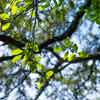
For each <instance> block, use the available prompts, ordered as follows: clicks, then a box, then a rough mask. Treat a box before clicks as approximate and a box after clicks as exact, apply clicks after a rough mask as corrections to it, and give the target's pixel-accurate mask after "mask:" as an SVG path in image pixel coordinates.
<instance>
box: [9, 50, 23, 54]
mask: <svg viewBox="0 0 100 100" xmlns="http://www.w3.org/2000/svg"><path fill="white" fill-rule="evenodd" d="M22 52H23V50H21V49H14V50H12V51H11V53H12V55H18V54H20V53H22Z"/></svg>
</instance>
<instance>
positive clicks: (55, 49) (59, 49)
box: [53, 46, 62, 53]
mask: <svg viewBox="0 0 100 100" xmlns="http://www.w3.org/2000/svg"><path fill="white" fill-rule="evenodd" d="M53 50H54V52H56V53H59V52H61V51H62V48H61V47H60V46H57V47H54V48H53Z"/></svg>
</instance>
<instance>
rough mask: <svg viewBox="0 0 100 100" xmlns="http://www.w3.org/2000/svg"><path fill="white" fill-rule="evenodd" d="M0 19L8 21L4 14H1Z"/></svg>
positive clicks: (6, 15) (7, 16)
mask: <svg viewBox="0 0 100 100" xmlns="http://www.w3.org/2000/svg"><path fill="white" fill-rule="evenodd" d="M0 18H1V19H3V20H7V19H9V15H8V14H6V13H1V14H0Z"/></svg>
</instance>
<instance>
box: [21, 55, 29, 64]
mask: <svg viewBox="0 0 100 100" xmlns="http://www.w3.org/2000/svg"><path fill="white" fill-rule="evenodd" d="M27 60H28V55H27V54H25V55H24V57H23V59H22V64H26V62H27Z"/></svg>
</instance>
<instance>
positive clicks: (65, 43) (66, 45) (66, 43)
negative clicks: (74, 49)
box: [64, 37, 72, 48]
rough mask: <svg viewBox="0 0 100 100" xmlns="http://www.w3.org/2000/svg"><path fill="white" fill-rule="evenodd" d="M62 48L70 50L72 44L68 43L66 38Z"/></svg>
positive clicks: (68, 40)
mask: <svg viewBox="0 0 100 100" xmlns="http://www.w3.org/2000/svg"><path fill="white" fill-rule="evenodd" d="M64 46H65V47H66V48H70V47H71V46H72V42H71V41H70V39H69V38H68V37H67V38H66V39H65V40H64Z"/></svg>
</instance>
